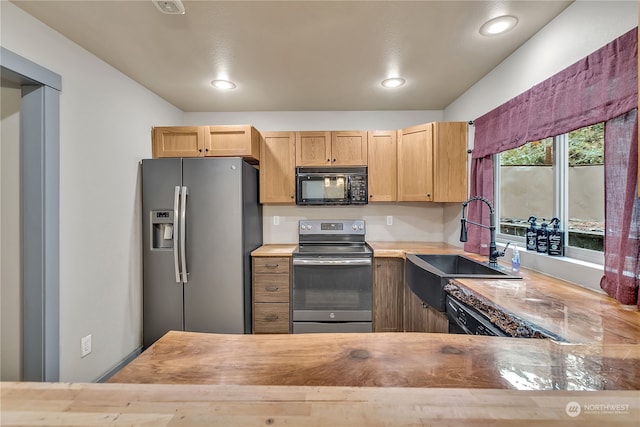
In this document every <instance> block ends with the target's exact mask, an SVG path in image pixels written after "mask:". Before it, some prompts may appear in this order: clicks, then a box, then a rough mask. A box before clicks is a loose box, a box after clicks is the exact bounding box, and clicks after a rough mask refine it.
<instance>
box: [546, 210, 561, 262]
mask: <svg viewBox="0 0 640 427" xmlns="http://www.w3.org/2000/svg"><path fill="white" fill-rule="evenodd" d="M549 225H551V226H552V228H551V229H550V230H549V235H548V240H549V248H548V253H549V255H551V256H563V255H564V231H563V230H560V219H558V218H552V219H551V221H549Z"/></svg>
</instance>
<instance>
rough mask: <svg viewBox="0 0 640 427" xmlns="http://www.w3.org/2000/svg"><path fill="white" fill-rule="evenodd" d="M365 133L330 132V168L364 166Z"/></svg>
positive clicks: (365, 160) (365, 155) (365, 159)
mask: <svg viewBox="0 0 640 427" xmlns="http://www.w3.org/2000/svg"><path fill="white" fill-rule="evenodd" d="M367 146H368V145H367V132H360V131H341V132H331V166H366V165H367Z"/></svg>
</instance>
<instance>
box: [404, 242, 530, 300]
mask: <svg viewBox="0 0 640 427" xmlns="http://www.w3.org/2000/svg"><path fill="white" fill-rule="evenodd" d="M456 278H457V279H496V280H502V279H521V277H520V276H518V275H515V274H513V273H511V272H510V271H507V270H506V269H503V268H501V267H499V266H498V267H491V266H489V264H488V263H483V262H481V261H476V260H474V259H471V258H467V257H465V256H463V255H454V254H408V255H407V262H406V263H405V279H404V280H405V283H406V284H407V286H409V288H410V289H411V290H412V291H413V292H414V293H415V294H416V295H417V296H418V297H420V299H421V300H422V301H423V302H425V303H426V304H429V305H430V306H431V307H433V308H435V309H436V310H439V311H445V307H446V305H445V302H446V301H445V300H446V292H445V291H444V286H445V285H446V284H447V282H448V281H449V279H456Z"/></svg>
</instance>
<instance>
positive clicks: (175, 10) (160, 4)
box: [153, 0, 184, 15]
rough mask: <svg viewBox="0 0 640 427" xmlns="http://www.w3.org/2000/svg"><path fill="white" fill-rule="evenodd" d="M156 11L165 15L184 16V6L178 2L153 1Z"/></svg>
mask: <svg viewBox="0 0 640 427" xmlns="http://www.w3.org/2000/svg"><path fill="white" fill-rule="evenodd" d="M153 4H154V5H155V6H156V7H157V8H158V10H159V11H160V12H162V13H164V14H167V15H184V5H183V4H182V2H181V1H180V0H153Z"/></svg>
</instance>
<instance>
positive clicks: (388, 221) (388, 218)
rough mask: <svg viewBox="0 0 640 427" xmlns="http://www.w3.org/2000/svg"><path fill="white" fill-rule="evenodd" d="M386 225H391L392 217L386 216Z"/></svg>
mask: <svg viewBox="0 0 640 427" xmlns="http://www.w3.org/2000/svg"><path fill="white" fill-rule="evenodd" d="M387 225H393V216H391V215H387Z"/></svg>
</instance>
